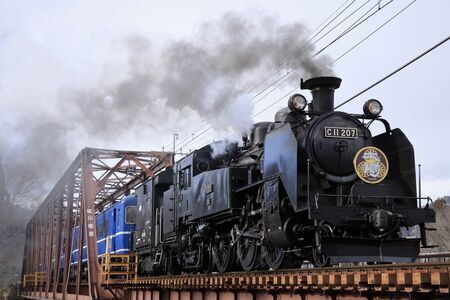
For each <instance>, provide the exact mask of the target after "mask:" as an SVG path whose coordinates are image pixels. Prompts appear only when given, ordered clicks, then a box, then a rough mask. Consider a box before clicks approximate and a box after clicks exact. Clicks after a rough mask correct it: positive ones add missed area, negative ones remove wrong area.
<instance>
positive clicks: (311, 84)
mask: <svg viewBox="0 0 450 300" xmlns="http://www.w3.org/2000/svg"><path fill="white" fill-rule="evenodd" d="M341 81H342V79H340V78H337V77H315V78H311V79H308V80H306V81H303V78H302V80H301V82H300V88H301V89H302V90H305V89H308V90H310V91H311V94H312V96H313V100H312V110H313V111H314V112H320V113H325V112H329V111H333V108H334V90H335V89H337V88H339V86H340V85H341Z"/></svg>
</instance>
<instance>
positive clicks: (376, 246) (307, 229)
mask: <svg viewBox="0 0 450 300" xmlns="http://www.w3.org/2000/svg"><path fill="white" fill-rule="evenodd" d="M340 84H341V79H339V78H336V77H317V78H312V79H309V80H306V81H303V80H302V81H301V88H302V89H308V90H310V91H311V93H312V101H310V103H308V101H307V100H306V98H305V97H304V96H302V95H300V94H295V95H293V96H292V97H291V98H290V100H289V102H288V108H285V109H282V110H280V111H279V112H277V114H276V115H275V120H274V122H261V123H256V124H255V125H254V126H253V129H252V131H251V133H250V135H249V136H248V137H244V138H243V144H242V145H238V144H237V143H229V144H226V147H222V148H225V150H224V151H221V152H219V153H217V151H216V148H218V147H217V146H218V145H217V143H213V144H210V145H206V146H204V147H202V148H200V149H198V150H195V151H193V152H192V153H190V154H189V155H187V156H185V157H184V158H182V159H181V160H179V161H178V162H177V163H176V164H175V166H174V167H173V169H169V170H166V171H164V172H162V173H160V174H159V175H156V176H155V177H153V178H151V179H150V180H149V181H148V182H147V183H145V184H144V185H142V186H141V187H140V188H139V189H138V190H137V197H138V210H137V227H136V232H135V242H134V244H135V250H136V251H137V252H138V253H139V257H140V271H141V272H142V273H145V274H159V273H166V272H167V273H173V274H175V273H179V272H212V271H218V272H226V271H230V270H246V271H249V270H254V269H264V268H267V269H278V268H280V267H282V266H283V265H287V264H288V265H289V266H295V265H298V264H301V263H302V262H304V261H310V262H311V263H313V264H314V265H315V266H317V267H324V266H327V265H329V264H331V263H340V262H367V263H391V262H410V261H414V260H415V258H416V257H417V255H418V253H419V250H420V246H421V245H422V246H424V247H426V246H427V242H426V228H425V223H427V222H434V211H433V210H432V209H431V208H430V207H429V203H424V202H422V201H421V200H422V199H420V198H418V196H417V192H416V172H415V161H414V148H413V146H412V145H411V143H410V142H409V140H408V139H407V137H406V136H405V134H404V133H403V132H402V131H401V130H400V129H391V127H390V125H389V123H388V122H387V121H386V120H385V119H383V118H381V116H380V113H381V111H382V105H381V103H380V102H379V101H377V100H375V99H371V100H369V101H367V102H366V103H365V104H364V108H363V113H362V114H350V113H346V112H342V111H334V91H335V89H337V88H339V86H340ZM373 122H381V124H382V125H383V127H384V132H383V133H381V134H377V135H374V136H373V135H372V133H371V130H370V125H371V124H372V123H373ZM221 146H224V144H221ZM425 202H426V201H425Z"/></svg>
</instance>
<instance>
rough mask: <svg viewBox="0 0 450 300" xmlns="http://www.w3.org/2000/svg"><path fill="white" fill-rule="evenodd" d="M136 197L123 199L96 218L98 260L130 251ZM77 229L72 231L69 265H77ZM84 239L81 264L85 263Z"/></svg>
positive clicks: (134, 228)
mask: <svg viewBox="0 0 450 300" xmlns="http://www.w3.org/2000/svg"><path fill="white" fill-rule="evenodd" d="M136 211H137V198H136V195H130V196H126V197H124V198H123V199H122V200H121V201H119V202H117V203H116V204H114V205H113V206H111V207H110V208H108V209H106V210H104V211H102V212H101V213H99V214H98V215H97V216H96V225H97V248H98V258H99V259H100V257H101V256H102V255H104V254H106V253H117V254H122V253H128V252H129V251H130V250H131V249H132V242H133V232H134V231H135V230H136ZM79 237H80V229H79V227H77V228H75V229H74V233H73V239H74V247H73V249H74V250H73V251H72V260H71V264H77V263H78V249H77V248H78V240H79ZM86 252H87V251H86V239H84V241H83V256H82V262H83V263H84V262H86V260H87V253H86Z"/></svg>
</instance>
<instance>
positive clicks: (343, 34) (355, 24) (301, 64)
mask: <svg viewBox="0 0 450 300" xmlns="http://www.w3.org/2000/svg"><path fill="white" fill-rule="evenodd" d="M392 1H393V0H391V1H390V2H388V3H386V4H385V5H383V6H381V7H380V8H379V9H378V10H376V11H375V12H374V13H372V14H371V15H369V16H368V17H367V18H365V19H364V20H362V21H361V22H359V23H358V21H359V20H361V18H363V17H364V16H365V15H367V14H368V13H369V12H370V11H371V10H372V9H373V8H374V7H375V6H376V5H378V4H379V2H378V3H377V4H376V5H375V6H372V7H371V8H370V9H369V10H367V11H366V12H365V13H364V14H363V16H362V17H360V18H358V19H357V20H356V21H355V22H353V23H352V24H351V25H350V26H349V27H347V28H346V29H345V30H344V32H343V33H341V34H340V35H339V36H338V37H337V38H335V39H334V40H333V41H331V42H330V43H328V44H327V45H326V46H325V47H323V48H322V49H320V50H319V51H317V52H316V53H314V54H313V55H312V56H311V57H309V58H308V59H306V60H304V61H302V62H300V64H299V65H298V66H297V67H296V68H295V69H293V70H291V71H290V72H288V73H286V74H284V75H283V76H281V78H279V79H277V80H276V81H275V82H276V83H277V85H276V86H273V87H272V85H270V86H268V87H266V88H265V89H264V90H262V92H264V91H266V90H267V89H269V88H270V87H272V89H271V90H270V91H269V92H267V93H266V94H265V95H263V96H262V97H261V98H260V99H258V100H257V101H256V102H255V104H256V103H258V102H260V101H261V100H263V99H264V98H265V97H267V96H268V95H269V94H270V93H271V92H273V91H274V90H275V88H277V87H279V86H280V85H281V84H282V83H284V82H285V81H286V80H287V79H289V77H291V76H292V75H294V73H296V72H297V71H298V70H299V69H300V67H301V66H303V65H304V64H306V63H307V62H309V61H310V60H312V59H313V58H314V57H316V56H317V55H319V54H320V53H322V52H323V51H324V50H325V49H327V48H328V47H329V46H331V45H332V44H334V43H335V42H337V41H338V40H339V39H341V38H343V37H344V36H345V35H346V34H348V33H349V32H351V31H352V30H353V29H355V28H356V27H358V26H359V25H361V24H362V23H363V22H365V21H367V20H368V19H369V18H370V17H372V16H373V15H375V14H376V13H377V12H379V11H381V10H382V9H383V8H384V7H386V6H387V5H388V4H390V3H392ZM366 3H367V2H366ZM358 9H359V8H358ZM280 80H281V81H280ZM259 94H261V92H260V93H259ZM259 94H258V95H259Z"/></svg>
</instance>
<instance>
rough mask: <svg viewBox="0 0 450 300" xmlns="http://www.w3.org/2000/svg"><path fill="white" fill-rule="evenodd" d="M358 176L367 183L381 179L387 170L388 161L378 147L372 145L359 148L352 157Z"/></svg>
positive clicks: (384, 176)
mask: <svg viewBox="0 0 450 300" xmlns="http://www.w3.org/2000/svg"><path fill="white" fill-rule="evenodd" d="M353 166H354V168H355V171H356V174H357V175H358V177H359V178H360V179H361V180H362V181H364V182H367V183H370V184H375V183H379V182H381V181H383V179H384V178H386V175H387V173H388V171H389V162H388V160H387V158H386V155H385V154H384V153H383V151H381V150H380V149H378V148H376V147H372V146H368V147H364V148H361V149H360V150H359V151H358V152H357V153H356V155H355V158H354V159H353Z"/></svg>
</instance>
